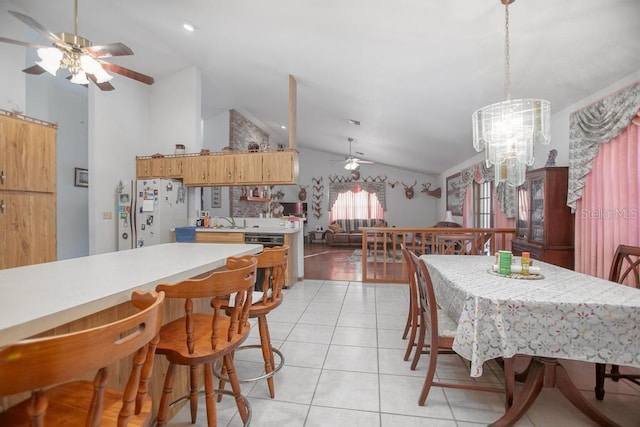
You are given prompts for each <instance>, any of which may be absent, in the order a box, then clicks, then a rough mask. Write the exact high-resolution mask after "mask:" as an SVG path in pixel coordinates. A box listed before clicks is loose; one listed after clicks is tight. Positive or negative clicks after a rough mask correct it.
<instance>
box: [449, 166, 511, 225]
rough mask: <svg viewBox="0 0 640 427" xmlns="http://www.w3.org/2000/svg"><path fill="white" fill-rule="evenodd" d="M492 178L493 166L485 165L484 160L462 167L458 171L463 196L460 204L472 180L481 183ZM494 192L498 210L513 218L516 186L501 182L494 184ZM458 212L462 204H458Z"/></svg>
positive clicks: (493, 178) (493, 174)
mask: <svg viewBox="0 0 640 427" xmlns="http://www.w3.org/2000/svg"><path fill="white" fill-rule="evenodd" d="M494 180H495V173H494V166H491V167H487V164H486V162H481V163H477V164H475V165H473V166H469V167H468V168H465V169H463V170H462V171H461V172H460V193H461V194H462V196H463V197H461V198H460V203H461V204H462V203H463V202H464V194H465V193H466V191H467V188H468V187H469V186H471V183H472V182H473V181H475V182H477V183H478V184H482V183H483V182H487V181H494ZM496 193H498V206H499V207H500V210H501V211H502V212H504V214H505V215H506V217H507V218H515V216H516V188H515V187H513V186H511V185H507V184H506V183H504V182H501V183H499V184H498V185H496ZM460 212H462V206H460Z"/></svg>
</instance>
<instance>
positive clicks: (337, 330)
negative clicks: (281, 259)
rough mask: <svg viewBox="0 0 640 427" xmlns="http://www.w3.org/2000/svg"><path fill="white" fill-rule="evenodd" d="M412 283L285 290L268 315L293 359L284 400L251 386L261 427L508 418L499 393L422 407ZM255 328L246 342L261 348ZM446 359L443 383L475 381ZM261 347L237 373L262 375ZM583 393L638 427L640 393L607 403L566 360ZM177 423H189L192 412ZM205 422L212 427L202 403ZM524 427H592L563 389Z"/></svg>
mask: <svg viewBox="0 0 640 427" xmlns="http://www.w3.org/2000/svg"><path fill="white" fill-rule="evenodd" d="M407 304H408V297H407V287H406V286H402V285H395V284H394V285H381V284H375V285H374V284H362V283H360V282H340V281H321V280H306V281H304V282H301V283H298V284H296V285H295V286H294V287H293V288H292V289H289V290H286V291H285V297H284V302H283V304H282V305H281V306H280V307H278V308H277V309H276V310H275V311H274V312H272V313H270V314H269V316H268V321H269V327H270V331H271V336H272V339H273V343H274V346H276V347H277V348H280V349H281V350H282V352H283V353H284V355H285V360H286V363H285V366H284V367H283V369H282V370H281V371H280V372H278V373H277V374H276V376H275V383H276V397H275V399H270V398H269V397H268V396H269V395H268V391H267V386H266V381H261V382H258V383H245V384H243V385H242V390H243V394H244V395H245V396H247V397H248V399H249V402H250V404H251V408H252V420H251V425H252V426H254V427H271V426H273V427H302V426H305V427H331V426H341V427H346V426H349V427H358V426H362V427H376V426H377V427H411V426H424V425H428V426H433V427H440V426H442V427H445V426H446V427H455V426H457V427H472V426H480V425H487V424H488V423H490V422H491V421H493V420H495V419H497V418H499V417H500V415H501V413H502V412H503V402H504V398H503V396H502V395H500V394H495V393H486V392H472V391H466V390H454V389H441V388H438V387H434V388H432V389H431V392H430V394H429V398H428V399H427V403H426V405H425V406H419V405H418V403H417V400H418V395H419V393H420V389H421V387H422V383H423V380H424V375H425V372H426V360H427V357H426V356H423V357H422V358H421V360H420V363H419V364H418V369H417V370H416V371H411V369H410V367H409V362H405V361H403V360H402V359H403V353H404V349H405V348H406V341H405V340H402V338H401V336H402V331H403V328H404V324H405V321H406V313H407ZM257 336H258V334H257V328H253V329H252V333H251V337H250V338H249V339H248V341H247V342H248V343H250V344H256V343H258V339H257ZM440 357H441V358H440V359H439V360H438V370H437V372H436V374H437V376H438V377H439V378H441V379H445V378H446V379H447V380H451V379H455V380H459V381H472V379H471V378H470V377H469V375H468V372H467V370H466V369H467V368H466V365H465V362H464V361H463V360H462V359H461V358H459V357H458V356H456V355H443V356H440ZM261 360H262V359H261V355H260V354H259V351H258V350H247V351H242V352H238V353H237V355H236V367H237V369H238V372H239V373H242V372H249V374H248V375H251V373H256V372H259V371H261V369H262V362H261ZM563 364H564V365H565V367H567V369H568V370H569V373H570V375H571V377H572V379H573V380H574V382H575V383H576V384H577V385H578V387H579V388H580V390H582V391H583V394H584V396H585V397H586V398H587V399H588V400H589V401H591V402H595V405H596V406H597V407H598V408H599V409H600V410H601V411H602V412H603V413H605V414H606V415H607V416H609V417H611V418H612V419H613V420H615V421H616V422H618V423H619V424H620V425H622V426H640V415H638V408H640V387H637V386H635V385H633V384H630V383H628V382H626V381H621V382H618V383H614V382H612V381H611V380H607V382H606V384H605V389H606V396H605V399H604V401H602V402H597V401H595V397H594V395H593V382H594V368H593V365H591V364H588V363H580V362H563ZM499 372H500V371H499V368H498V367H497V365H496V364H495V363H489V364H487V365H486V366H485V375H484V376H483V377H482V378H481V379H480V381H483V382H489V383H500V382H501V380H500V376H499ZM170 425H172V426H190V425H192V424H191V422H190V420H189V415H188V408H186V407H185V408H184V409H183V410H181V411H180V413H178V415H177V416H176V417H175V418H174V419H173V420H172V422H171V424H170ZM196 425H197V426H205V425H206V416H205V408H204V402H201V404H200V406H199V415H198V421H197V424H196ZM218 425H219V426H221V427H222V426H229V427H235V426H241V425H242V422H241V421H240V418H239V416H238V414H237V411H236V409H235V403H234V401H233V399H232V398H230V397H225V398H224V399H223V401H222V402H221V403H219V404H218ZM517 425H518V426H535V427H547V426H549V427H552V426H553V427H555V426H562V427H574V426H575V427H578V426H580V427H582V426H591V425H594V424H593V423H591V422H590V421H589V420H588V419H587V418H586V417H584V416H583V415H582V414H581V413H580V412H579V411H577V410H576V409H574V408H573V407H572V406H571V405H570V404H569V403H568V401H566V400H565V399H564V397H562V396H561V395H560V394H559V392H557V390H554V389H544V390H543V391H542V394H541V395H540V397H539V398H538V400H537V401H536V402H535V403H534V405H533V406H532V407H531V408H530V409H529V411H528V412H527V414H526V416H525V417H523V418H522V419H521V420H520V421H519V422H518V424H517Z"/></svg>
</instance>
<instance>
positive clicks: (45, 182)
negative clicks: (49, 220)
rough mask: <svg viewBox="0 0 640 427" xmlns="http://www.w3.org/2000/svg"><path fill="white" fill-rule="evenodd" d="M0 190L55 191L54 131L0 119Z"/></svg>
mask: <svg viewBox="0 0 640 427" xmlns="http://www.w3.org/2000/svg"><path fill="white" fill-rule="evenodd" d="M0 189H1V190H29V191H38V192H55V191H56V129H55V128H54V127H51V126H46V125H41V124H37V123H30V122H27V121H25V120H22V119H17V118H14V117H6V116H0Z"/></svg>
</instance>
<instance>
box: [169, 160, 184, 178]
mask: <svg viewBox="0 0 640 427" xmlns="http://www.w3.org/2000/svg"><path fill="white" fill-rule="evenodd" d="M183 160H184V157H181V156H177V157H165V159H164V178H182V162H183Z"/></svg>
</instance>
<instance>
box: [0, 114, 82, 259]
mask: <svg viewBox="0 0 640 427" xmlns="http://www.w3.org/2000/svg"><path fill="white" fill-rule="evenodd" d="M56 134H57V125H56V124H53V123H48V122H44V121H40V120H37V119H32V118H28V117H22V116H15V115H13V114H12V113H9V112H7V111H4V110H0V236H2V238H0V269H5V268H12V267H19V266H23V265H29V264H38V263H42V262H49V261H55V260H56V258H57V253H56V245H57V241H56V239H57V238H56ZM70 179H71V178H70Z"/></svg>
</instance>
